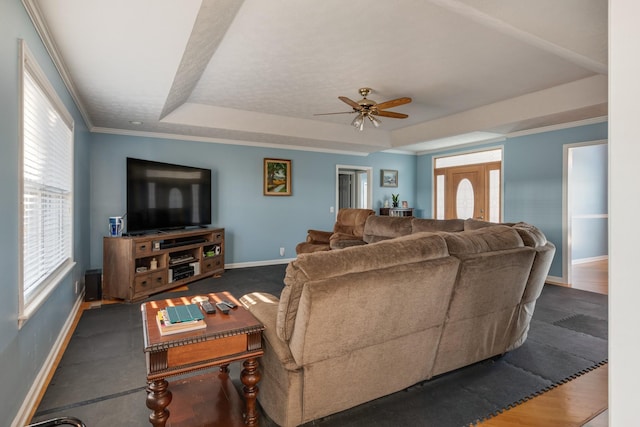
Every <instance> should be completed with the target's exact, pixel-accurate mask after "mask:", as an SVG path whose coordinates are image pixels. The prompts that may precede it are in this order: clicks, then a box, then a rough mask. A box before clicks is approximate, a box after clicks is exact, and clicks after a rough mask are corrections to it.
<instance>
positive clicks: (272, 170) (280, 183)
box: [264, 159, 291, 196]
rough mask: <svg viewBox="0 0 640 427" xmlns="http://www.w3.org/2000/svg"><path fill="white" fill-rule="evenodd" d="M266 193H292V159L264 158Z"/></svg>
mask: <svg viewBox="0 0 640 427" xmlns="http://www.w3.org/2000/svg"><path fill="white" fill-rule="evenodd" d="M264 195H265V196H290V195H291V160H283V159H264Z"/></svg>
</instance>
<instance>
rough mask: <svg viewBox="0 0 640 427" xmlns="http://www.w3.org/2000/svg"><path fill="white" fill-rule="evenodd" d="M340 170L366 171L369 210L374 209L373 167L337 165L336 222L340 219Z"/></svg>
mask: <svg viewBox="0 0 640 427" xmlns="http://www.w3.org/2000/svg"><path fill="white" fill-rule="evenodd" d="M340 169H348V170H357V171H364V172H366V173H367V209H373V208H372V206H373V167H371V166H352V165H336V203H335V205H334V212H335V214H336V220H337V219H338V211H339V210H340V209H339V208H338V206H339V205H340V194H339V193H340V176H339V175H340Z"/></svg>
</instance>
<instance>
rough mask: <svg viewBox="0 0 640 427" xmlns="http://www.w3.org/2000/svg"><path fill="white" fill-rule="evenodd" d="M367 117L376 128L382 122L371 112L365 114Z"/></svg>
mask: <svg viewBox="0 0 640 427" xmlns="http://www.w3.org/2000/svg"><path fill="white" fill-rule="evenodd" d="M367 117H368V118H369V120H370V121H371V123H373V125H374V126H375V127H377V128H379V127H380V125H381V124H382V120H380V119H378V118H375V117H373V116H372V115H371V114H367Z"/></svg>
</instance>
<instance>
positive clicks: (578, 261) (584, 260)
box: [571, 255, 609, 265]
mask: <svg viewBox="0 0 640 427" xmlns="http://www.w3.org/2000/svg"><path fill="white" fill-rule="evenodd" d="M608 259H609V255H602V256H594V257H591V258H579V259H572V260H571V265H576V264H587V263H589V262H596V261H605V260H608Z"/></svg>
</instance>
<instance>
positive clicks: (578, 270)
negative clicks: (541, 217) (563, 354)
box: [480, 260, 609, 427]
mask: <svg viewBox="0 0 640 427" xmlns="http://www.w3.org/2000/svg"><path fill="white" fill-rule="evenodd" d="M571 277H572V282H573V283H571V284H570V285H568V286H569V287H572V288H575V289H581V290H585V291H589V292H597V293H600V294H607V295H608V294H609V261H608V260H602V261H595V262H590V263H584V264H575V265H573V266H572V271H571ZM608 382H609V367H608V365H605V366H602V367H600V368H597V369H594V370H593V371H591V372H589V373H586V374H584V375H582V376H580V377H578V378H576V379H575V380H573V381H570V382H568V383H566V384H563V385H561V386H558V387H556V388H554V389H553V390H550V391H548V392H547V393H544V394H542V395H541V396H538V397H536V398H534V399H531V400H530V401H528V402H525V403H523V404H522V405H518V406H516V407H515V408H513V409H510V410H508V411H505V412H503V413H502V414H500V415H498V416H497V417H494V418H491V419H489V420H487V421H485V422H483V423H481V424H480V425H481V426H483V427H540V426H545V427H567V426H576V427H577V426H585V427H608V426H609V414H608V411H607V408H608V406H609V402H608V391H609V387H608Z"/></svg>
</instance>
